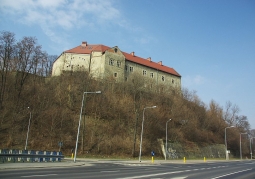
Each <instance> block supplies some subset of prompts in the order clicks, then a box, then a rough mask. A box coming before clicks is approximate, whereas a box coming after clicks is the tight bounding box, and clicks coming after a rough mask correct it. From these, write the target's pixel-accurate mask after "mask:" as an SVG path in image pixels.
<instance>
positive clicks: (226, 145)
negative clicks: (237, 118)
mask: <svg viewBox="0 0 255 179" xmlns="http://www.w3.org/2000/svg"><path fill="white" fill-rule="evenodd" d="M232 127H235V126H229V127H226V128H225V147H226V160H228V144H227V129H228V128H232Z"/></svg>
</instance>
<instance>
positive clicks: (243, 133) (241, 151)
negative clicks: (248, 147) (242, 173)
mask: <svg viewBox="0 0 255 179" xmlns="http://www.w3.org/2000/svg"><path fill="white" fill-rule="evenodd" d="M242 134H247V133H240V159H241V160H242V159H243V157H242Z"/></svg>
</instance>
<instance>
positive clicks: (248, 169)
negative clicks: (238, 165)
mask: <svg viewBox="0 0 255 179" xmlns="http://www.w3.org/2000/svg"><path fill="white" fill-rule="evenodd" d="M249 170H252V168H249V169H247V170H241V171H238V172H233V173H228V174H226V175H221V176H218V177H215V178H212V179H217V178H222V177H225V176H229V175H233V174H236V173H241V172H246V171H249Z"/></svg>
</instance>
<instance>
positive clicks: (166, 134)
mask: <svg viewBox="0 0 255 179" xmlns="http://www.w3.org/2000/svg"><path fill="white" fill-rule="evenodd" d="M169 121H171V119H168V121H167V122H166V151H165V153H166V154H167V123H168V122H169ZM165 160H166V155H165Z"/></svg>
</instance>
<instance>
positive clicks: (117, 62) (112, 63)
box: [109, 58, 174, 84]
mask: <svg viewBox="0 0 255 179" xmlns="http://www.w3.org/2000/svg"><path fill="white" fill-rule="evenodd" d="M116 64H117V67H121V62H120V61H118V60H116ZM109 65H111V66H115V60H114V59H112V58H110V60H109ZM125 71H127V72H128V71H129V72H133V71H134V67H132V66H129V68H128V66H127V65H125ZM142 74H143V76H146V75H147V71H146V70H143V73H142ZM117 76H118V74H117V73H114V77H115V78H116V77H117ZM150 77H151V78H154V73H153V72H151V73H150ZM161 80H162V81H165V76H161ZM172 84H174V79H172Z"/></svg>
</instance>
